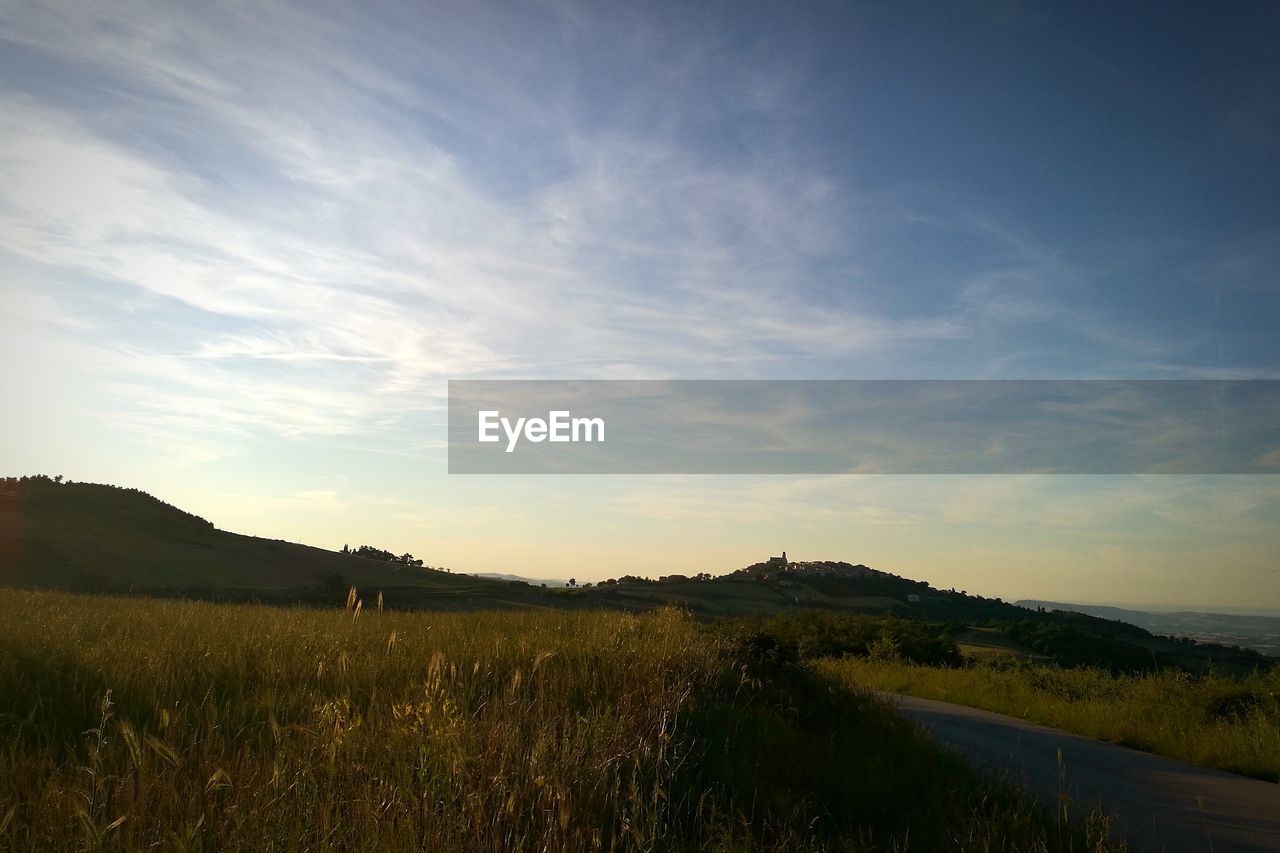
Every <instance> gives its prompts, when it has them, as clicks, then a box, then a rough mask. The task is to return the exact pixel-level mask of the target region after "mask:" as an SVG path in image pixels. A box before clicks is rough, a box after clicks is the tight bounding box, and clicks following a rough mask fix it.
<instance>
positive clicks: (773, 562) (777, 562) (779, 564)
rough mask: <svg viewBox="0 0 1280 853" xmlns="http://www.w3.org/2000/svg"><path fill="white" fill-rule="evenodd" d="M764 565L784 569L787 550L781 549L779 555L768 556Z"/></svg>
mask: <svg viewBox="0 0 1280 853" xmlns="http://www.w3.org/2000/svg"><path fill="white" fill-rule="evenodd" d="M765 565H766V566H768V567H769V568H771V569H772V568H780V569H785V568H786V567H787V552H786V551H783V552H782V556H781V557H770V558H769V559H768V560H767V561H766V562H765Z"/></svg>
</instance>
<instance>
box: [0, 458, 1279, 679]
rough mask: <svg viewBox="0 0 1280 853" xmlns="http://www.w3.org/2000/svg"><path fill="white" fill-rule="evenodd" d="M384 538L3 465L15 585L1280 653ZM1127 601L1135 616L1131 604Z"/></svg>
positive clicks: (1227, 663) (1132, 661)
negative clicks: (436, 558)
mask: <svg viewBox="0 0 1280 853" xmlns="http://www.w3.org/2000/svg"><path fill="white" fill-rule="evenodd" d="M416 562H419V561H414V560H411V559H410V557H409V555H407V554H406V555H401V556H399V557H397V556H396V555H395V554H393V552H390V551H384V550H381V549H379V548H373V547H367V548H361V549H359V550H358V552H352V553H340V552H336V551H327V550H325V549H323V548H312V547H310V546H307V545H299V544H295V543H291V542H284V541H281V540H274V539H263V538H259V537H254V536H243V535H240V534H237V533H229V532H227V531H224V530H218V529H217V528H215V527H214V526H213V525H212V524H211V523H210V522H208V521H206V520H205V519H203V518H199V517H198V516H195V515H192V514H190V513H187V512H184V511H182V510H181V509H178V508H177V507H174V506H170V505H169V504H166V503H164V502H163V501H161V500H158V499H157V498H155V497H152V496H151V495H148V494H146V493H145V492H141V491H138V490H136V489H124V488H119V487H116V486H106V485H96V484H90V483H59V482H55V481H54V480H52V479H49V478H47V477H37V478H24V479H22V480H21V481H19V480H15V479H13V478H6V479H0V585H3V586H17V587H34V588H55V589H67V590H73V591H79V592H108V593H117V594H131V595H153V596H169V597H174V596H185V597H193V598H205V599H212V600H222V601H260V602H264V603H273V604H320V605H332V606H337V605H340V604H341V603H342V602H344V601H345V600H346V596H347V591H348V589H349V587H350V586H351V585H354V586H356V587H357V589H358V591H359V593H358V594H359V595H362V596H364V597H365V605H366V606H371V605H372V604H373V602H374V601H375V600H376V596H377V593H379V592H381V593H383V595H384V598H385V602H386V604H387V606H389V607H396V608H414V609H435V610H457V609H468V610H470V609H481V608H483V609H504V608H514V607H559V608H592V609H607V610H624V611H633V612H641V611H646V610H652V609H654V608H658V607H668V606H675V607H680V608H683V609H686V610H688V611H689V612H690V613H692V614H694V615H695V616H697V617H698V618H700V619H705V620H712V619H718V618H721V617H737V616H755V615H759V616H771V615H778V614H787V613H804V612H812V611H824V612H828V613H833V614H847V615H857V614H868V615H892V616H896V617H900V618H903V619H909V620H916V621H921V622H929V623H931V624H933V625H934V626H936V630H937V631H939V632H944V633H946V634H947V635H949V636H951V637H953V638H955V639H957V640H962V641H963V642H964V643H965V644H966V645H967V646H969V647H971V648H972V649H973V650H974V652H975V655H976V656H989V655H993V654H1003V653H1008V654H1012V655H1014V656H1021V657H1024V658H1025V659H1029V660H1030V659H1034V660H1046V661H1048V660H1051V661H1055V662H1057V663H1060V664H1063V665H1066V666H1075V665H1090V666H1103V667H1108V668H1112V669H1119V670H1138V669H1144V668H1145V669H1150V668H1153V667H1165V666H1176V667H1181V668H1183V669H1188V670H1191V671H1199V670H1203V669H1205V668H1207V667H1208V666H1210V665H1212V666H1216V667H1219V668H1231V669H1238V670H1248V669H1251V668H1254V667H1257V666H1268V665H1270V663H1271V659H1269V658H1266V657H1264V656H1263V655H1261V654H1258V653H1257V652H1255V651H1245V650H1241V649H1236V648H1232V647H1230V645H1222V644H1210V643H1193V642H1191V641H1178V640H1173V639H1169V638H1165V637H1160V636H1156V633H1158V632H1159V629H1158V628H1154V627H1152V628H1148V627H1144V626H1140V625H1138V624H1134V620H1137V619H1139V618H1141V617H1147V616H1151V617H1154V616H1155V615H1154V614H1138V613H1128V612H1124V611H1114V612H1113V611H1112V610H1109V609H1106V608H1100V610H1102V611H1105V612H1099V613H1095V614H1090V613H1086V612H1070V611H1067V610H1065V609H1064V608H1069V607H1073V606H1072V605H1065V606H1063V607H1058V606H1056V605H1055V606H1046V605H1045V604H1042V603H1039V602H1027V603H1026V604H1027V605H1029V606H1022V605H1018V604H1012V603H1009V602H1005V601H1002V600H1000V599H998V598H994V599H991V598H983V597H982V596H976V595H969V594H968V593H966V592H965V591H964V590H959V591H957V590H954V589H951V590H941V589H936V588H934V587H932V586H931V585H930V584H929V583H927V582H926V581H922V580H912V579H910V578H904V577H900V576H898V575H895V574H892V573H890V572H885V571H881V570H878V569H874V568H871V567H869V566H865V565H860V564H851V563H847V562H842V561H831V560H816V561H809V562H787V561H785V560H784V559H783V558H772V559H769V560H766V561H764V562H761V563H756V564H753V565H750V566H746V567H744V568H742V569H738V570H736V571H733V572H730V573H729V574H723V575H719V576H713V575H712V574H710V573H709V572H702V573H699V574H696V575H694V576H691V577H690V576H686V575H682V574H672V573H664V568H663V567H662V566H661V565H660V564H655V566H654V574H656V575H657V579H653V578H649V577H639V576H635V575H624V576H622V577H618V578H611V579H608V580H606V581H602V582H596V583H585V582H584V583H583V584H582V585H581V586H580V587H576V588H559V587H554V586H553V585H552V582H546V583H547V587H546V588H544V587H543V586H542V584H543V583H544V581H541V580H538V579H533V578H525V577H522V576H520V575H517V574H502V575H493V574H490V575H487V576H484V575H466V574H452V573H449V572H445V571H440V570H437V569H432V568H429V567H426V566H421V565H415V563H416ZM1120 616H1123V617H1127V618H1124V619H1121V618H1116V617H1120Z"/></svg>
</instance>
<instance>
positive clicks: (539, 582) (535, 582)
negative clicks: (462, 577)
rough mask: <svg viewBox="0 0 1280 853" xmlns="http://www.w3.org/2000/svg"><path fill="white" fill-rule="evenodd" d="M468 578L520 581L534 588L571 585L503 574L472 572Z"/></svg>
mask: <svg viewBox="0 0 1280 853" xmlns="http://www.w3.org/2000/svg"><path fill="white" fill-rule="evenodd" d="M468 576H469V577H473V578H489V579H490V580H499V581H520V582H521V583H530V584H533V585H534V586H540V585H542V584H546V585H547V586H555V587H561V586H568V585H569V582H568V581H566V580H559V579H556V578H530V577H525V576H524V575H508V574H503V573H501V572H471V573H470V574H469V575H468Z"/></svg>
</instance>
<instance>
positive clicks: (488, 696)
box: [0, 591, 1113, 851]
mask: <svg viewBox="0 0 1280 853" xmlns="http://www.w3.org/2000/svg"><path fill="white" fill-rule="evenodd" d="M771 644H773V646H772V648H771ZM783 645H785V643H784V644H783ZM776 650H777V644H776V642H775V641H774V640H773V638H772V637H771V636H770V635H769V634H767V633H765V632H761V631H753V630H739V631H732V630H727V631H714V630H708V629H707V628H704V627H702V626H700V625H699V624H698V623H697V622H696V621H694V620H692V619H690V618H689V617H688V616H686V615H681V614H679V613H677V612H674V611H663V612H657V613H651V614H647V615H641V616H633V615H626V614H619V613H601V612H590V613H586V612H573V611H564V610H544V611H532V610H525V611H508V612H505V613H492V612H483V613H472V614H452V613H405V612H389V611H388V612H379V611H378V610H377V609H374V608H373V607H371V606H368V605H367V606H366V607H364V608H363V609H362V611H361V612H360V613H359V614H358V615H356V614H353V613H352V612H351V611H344V610H341V609H338V608H333V609H326V610H320V609H301V608H293V609H282V608H271V607H262V606H252V605H223V604H210V603H200V602H178V601H161V600H148V599H143V598H117V597H104V596H79V595H73V594H68V593H60V592H21V591H11V592H9V593H8V594H7V596H6V602H5V615H4V617H3V618H0V750H2V753H0V766H3V767H4V768H5V772H4V773H3V774H0V848H4V849H14V850H34V849H39V850H54V849H78V850H124V849H143V848H146V849H151V848H156V849H166V850H285V849H313V850H319V849H346V850H385V849H396V850H413V849H421V850H427V849H429V850H433V851H436V850H443V851H448V850H495V851H496V850H527V849H542V850H575V851H576V850H592V849H599V850H615V849H616V850H639V849H646V850H651V849H663V850H680V849H688V850H694V849H698V850H706V849H712V850H715V849H733V850H741V849H778V850H817V849H830V850H908V849H910V850H940V849H948V850H984V851H986V850H1018V851H1024V850H1030V851H1035V850H1066V849H1076V850H1084V849H1088V850H1105V849H1113V848H1109V847H1108V846H1107V845H1106V843H1105V842H1102V841H1099V840H1096V839H1097V838H1098V837H1100V834H1101V831H1102V829H1103V827H1102V826H1101V824H1100V823H1099V822H1096V821H1095V823H1094V824H1093V832H1092V834H1093V836H1094V838H1095V840H1094V841H1092V842H1090V841H1088V840H1087V839H1084V838H1080V837H1074V836H1072V835H1071V834H1070V833H1069V832H1068V831H1067V830H1065V829H1063V828H1061V827H1059V826H1057V825H1055V823H1054V822H1053V821H1051V820H1049V819H1047V818H1045V817H1044V816H1043V815H1041V814H1040V813H1039V812H1037V811H1036V810H1034V809H1033V808H1031V807H1030V806H1029V805H1028V804H1027V802H1026V801H1025V800H1023V799H1021V798H1020V797H1018V796H1016V795H1014V794H1012V793H1011V792H1010V791H1009V790H1007V789H1002V788H997V787H993V786H991V785H989V784H986V783H983V782H980V781H979V780H978V779H977V778H976V777H975V776H973V775H972V774H971V772H970V771H969V770H967V769H966V768H965V767H964V766H963V765H962V764H961V763H960V762H959V761H958V760H957V759H954V758H952V757H950V756H949V755H948V754H945V753H943V752H941V751H940V750H939V749H938V748H937V747H936V746H934V744H933V743H932V742H931V741H929V740H928V738H927V737H925V736H924V735H923V734H921V733H920V732H919V731H917V730H916V729H915V728H914V727H913V726H912V725H910V724H909V723H907V722H906V721H905V720H904V719H902V718H901V717H900V716H898V715H897V714H895V713H893V712H892V710H891V709H890V708H889V707H888V706H887V705H885V704H883V703H881V702H879V701H877V700H875V699H874V698H872V697H871V696H870V695H869V694H867V693H865V692H864V691H861V690H857V689H850V688H847V687H842V686H840V684H839V682H837V681H836V680H834V679H831V678H828V677H826V676H823V675H820V674H817V673H815V672H814V671H812V670H809V669H806V668H803V667H799V666H795V665H793V664H792V663H790V662H789V661H788V660H787V659H786V657H787V656H786V655H785V654H784V655H779V654H774V652H775V651H776Z"/></svg>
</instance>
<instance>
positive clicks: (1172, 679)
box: [816, 658, 1280, 782]
mask: <svg viewBox="0 0 1280 853" xmlns="http://www.w3.org/2000/svg"><path fill="white" fill-rule="evenodd" d="M816 666H817V668H818V669H819V670H820V671H822V672H823V673H825V674H827V675H829V676H831V677H834V678H837V679H839V680H841V681H842V682H843V683H845V684H847V685H850V686H855V687H870V688H875V689H879V690H889V691H894V692H898V693H908V694H910V695H912V696H921V697H924V698H926V699H941V700H944V701H947V702H956V703H958V704H961V705H969V706H971V707H974V708H984V709H986V710H989V711H996V712H998V713H1002V714H1009V715H1011V716H1015V717H1021V718H1023V719H1027V720H1031V721H1033V722H1037V723H1042V724H1044V725H1049V726H1055V727H1057V728H1062V729H1066V730H1068V731H1073V732H1077V733H1079V734H1082V735H1087V736H1089V737H1094V738H1099V739H1101V740H1107V741H1111V742H1113V743H1119V744H1124V745H1125V746H1131V747H1134V748H1136V749H1142V750H1146V751H1148V752H1155V753H1159V754H1161V755H1167V756H1169V757H1171V758H1177V759H1181V760H1183V761H1187V762H1191V763H1193V764H1201V765H1204V766H1207V767H1216V768H1219V769H1221V770H1227V771H1231V772H1234V773H1242V774H1245V775H1248V776H1255V777H1257V778H1260V779H1269V780H1271V781H1273V782H1274V781H1280V670H1271V671H1270V672H1260V673H1257V674H1254V675H1252V676H1250V677H1247V678H1228V677H1225V676H1217V675H1209V676H1205V677H1199V676H1191V675H1187V674H1186V673H1179V672H1172V671H1169V672H1161V673H1151V674H1146V675H1112V674H1111V673H1109V672H1106V671H1103V670H1097V669H1059V668H1057V667H1044V666H1011V665H1001V664H999V663H990V664H974V665H970V666H965V667H958V668H946V667H932V666H918V665H914V664H910V663H906V662H903V661H885V660H879V661H877V660H869V659H865V658H862V659H859V658H844V659H839V660H827V661H821V662H818V663H817V664H816Z"/></svg>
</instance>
